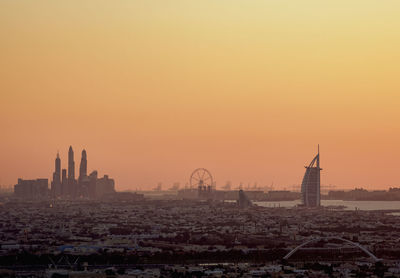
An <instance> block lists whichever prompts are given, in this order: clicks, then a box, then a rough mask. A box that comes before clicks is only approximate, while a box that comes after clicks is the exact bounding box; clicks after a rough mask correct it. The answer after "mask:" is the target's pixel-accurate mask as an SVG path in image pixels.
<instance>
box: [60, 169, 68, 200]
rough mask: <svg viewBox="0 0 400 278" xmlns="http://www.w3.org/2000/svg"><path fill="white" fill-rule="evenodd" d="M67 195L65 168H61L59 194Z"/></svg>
mask: <svg viewBox="0 0 400 278" xmlns="http://www.w3.org/2000/svg"><path fill="white" fill-rule="evenodd" d="M66 195H68V179H67V169H62V179H61V196H66Z"/></svg>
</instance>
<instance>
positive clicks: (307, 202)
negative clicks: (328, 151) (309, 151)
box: [301, 146, 322, 207]
mask: <svg viewBox="0 0 400 278" xmlns="http://www.w3.org/2000/svg"><path fill="white" fill-rule="evenodd" d="M305 168H306V172H305V174H304V177H303V182H302V183H301V194H302V202H303V205H304V206H307V207H318V206H320V204H321V198H320V188H321V181H320V176H321V175H320V172H321V170H322V169H321V168H320V164H319V146H318V154H317V155H316V156H315V157H314V159H313V160H312V161H311V163H310V165H308V166H306V167H305Z"/></svg>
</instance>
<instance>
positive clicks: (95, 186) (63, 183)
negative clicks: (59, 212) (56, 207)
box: [51, 146, 115, 199]
mask: <svg viewBox="0 0 400 278" xmlns="http://www.w3.org/2000/svg"><path fill="white" fill-rule="evenodd" d="M114 187H115V186H114V180H113V179H109V178H108V176H107V175H104V177H103V178H100V179H99V178H97V171H93V172H92V173H91V174H90V175H89V176H88V175H87V155H86V151H85V150H83V151H82V157H81V163H80V166H79V177H78V179H75V161H74V151H73V149H72V146H70V147H69V150H68V176H67V170H66V169H62V172H61V159H60V155H59V154H58V153H57V157H56V160H55V171H54V173H53V181H52V182H51V194H52V197H53V198H64V199H79V198H90V199H95V198H99V197H101V196H102V195H104V194H106V193H113V192H115V188H114Z"/></svg>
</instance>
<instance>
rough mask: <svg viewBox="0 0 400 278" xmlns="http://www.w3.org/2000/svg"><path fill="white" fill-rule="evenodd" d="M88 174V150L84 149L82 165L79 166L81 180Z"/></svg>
mask: <svg viewBox="0 0 400 278" xmlns="http://www.w3.org/2000/svg"><path fill="white" fill-rule="evenodd" d="M86 176H87V159H86V151H85V150H83V151H82V158H81V165H80V166H79V181H81V180H82V178H83V177H86Z"/></svg>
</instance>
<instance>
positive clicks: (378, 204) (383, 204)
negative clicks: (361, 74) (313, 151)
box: [254, 200, 400, 210]
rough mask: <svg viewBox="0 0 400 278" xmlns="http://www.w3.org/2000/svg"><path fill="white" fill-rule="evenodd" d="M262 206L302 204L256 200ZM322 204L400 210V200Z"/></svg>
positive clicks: (346, 207)
mask: <svg viewBox="0 0 400 278" xmlns="http://www.w3.org/2000/svg"><path fill="white" fill-rule="evenodd" d="M254 204H257V205H259V206H262V207H286V208H291V207H294V206H297V205H299V204H301V201H300V200H296V201H281V202H254ZM321 205H322V206H344V207H345V208H344V210H356V209H357V210H400V201H342V200H321Z"/></svg>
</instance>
